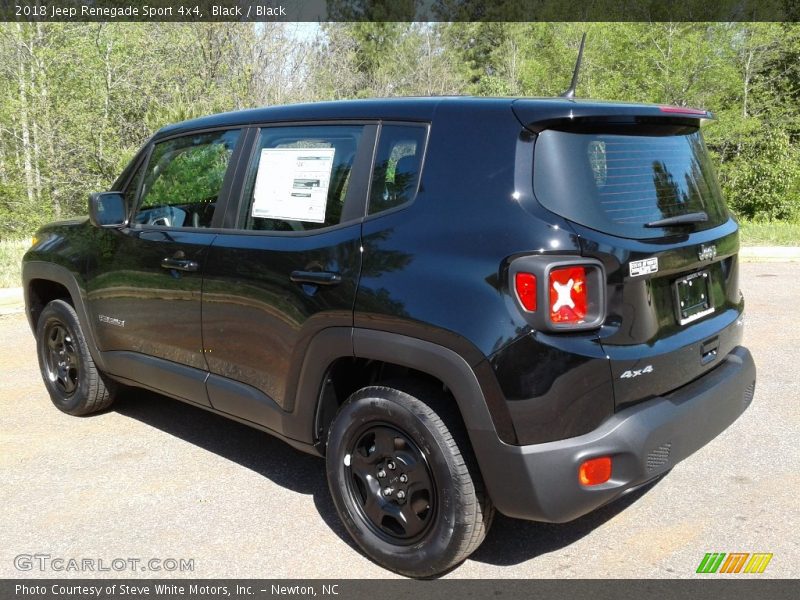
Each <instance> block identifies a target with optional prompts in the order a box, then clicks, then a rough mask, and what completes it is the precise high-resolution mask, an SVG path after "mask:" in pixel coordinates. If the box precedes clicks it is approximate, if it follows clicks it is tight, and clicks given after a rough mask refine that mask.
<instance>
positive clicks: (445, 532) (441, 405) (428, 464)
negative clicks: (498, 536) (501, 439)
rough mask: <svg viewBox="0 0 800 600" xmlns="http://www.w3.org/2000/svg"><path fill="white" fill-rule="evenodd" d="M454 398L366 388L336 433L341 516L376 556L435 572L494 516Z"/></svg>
mask: <svg viewBox="0 0 800 600" xmlns="http://www.w3.org/2000/svg"><path fill="white" fill-rule="evenodd" d="M423 400H425V401H423ZM448 401H449V402H450V403H451V404H450V405H449V406H448ZM452 402H454V401H453V400H452V399H451V398H447V397H444V396H443V395H441V394H439V393H437V392H436V391H429V390H423V392H422V393H415V394H414V395H411V394H408V393H406V392H403V391H400V390H399V389H395V388H392V387H367V388H363V389H361V390H359V391H357V392H356V393H354V394H353V395H352V396H351V397H350V398H349V399H348V400H347V402H346V403H345V404H344V405H343V406H342V408H341V410H340V411H339V413H338V415H337V416H336V419H335V421H334V423H333V425H332V426H331V431H330V433H329V436H328V447H327V474H328V484H329V486H330V490H331V494H332V496H333V500H334V503H335V505H336V509H337V511H338V513H339V516H340V517H341V519H342V521H343V523H344V525H345V527H346V528H347V530H348V532H349V533H350V535H351V536H352V537H353V539H354V540H355V541H356V543H357V544H358V545H359V546H360V547H361V549H362V550H363V551H364V552H365V553H366V554H367V555H368V556H369V557H370V558H372V559H373V560H374V561H376V562H377V563H379V564H381V565H382V566H384V567H386V568H388V569H391V570H393V571H396V572H398V573H401V574H403V575H408V576H411V577H431V576H434V575H438V574H440V573H442V572H444V571H446V570H448V569H450V568H451V567H453V566H454V565H457V564H458V563H460V562H462V561H463V560H464V559H466V558H467V556H469V555H470V554H471V553H472V552H473V551H474V550H475V549H476V548H477V547H478V546H479V545H480V543H481V542H482V541H483V539H484V537H485V536H486V532H487V531H488V529H489V526H490V524H491V519H492V516H493V513H494V508H493V507H492V504H491V501H490V500H489V498H488V497H487V496H486V494H485V493H484V492H483V483H482V480H481V478H480V473H478V470H477V468H476V467H475V466H474V461H473V459H472V455H471V449H470V448H469V445H468V443H467V441H466V435H464V432H463V431H462V428H461V426H460V425H461V424H460V422H458V420H457V413H454V410H453V407H452ZM432 405H435V406H436V407H437V408H438V409H439V410H440V412H441V413H442V415H445V416H447V417H449V418H448V422H447V424H445V422H444V421H443V420H442V418H441V416H440V414H438V413H437V412H436V411H434V409H433V408H432Z"/></svg>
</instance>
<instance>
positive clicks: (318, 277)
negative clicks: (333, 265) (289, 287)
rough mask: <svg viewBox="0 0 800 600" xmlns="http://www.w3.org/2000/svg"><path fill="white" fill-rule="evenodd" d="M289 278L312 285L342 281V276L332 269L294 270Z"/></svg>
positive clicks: (334, 283)
mask: <svg viewBox="0 0 800 600" xmlns="http://www.w3.org/2000/svg"><path fill="white" fill-rule="evenodd" d="M289 279H291V280H292V281H293V282H294V283H310V284H312V285H336V284H338V283H341V282H342V276H341V275H339V273H333V272H331V271H292V274H291V275H290V276H289Z"/></svg>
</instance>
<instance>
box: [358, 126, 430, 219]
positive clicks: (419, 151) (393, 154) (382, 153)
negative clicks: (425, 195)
mask: <svg viewBox="0 0 800 600" xmlns="http://www.w3.org/2000/svg"><path fill="white" fill-rule="evenodd" d="M427 133H428V128H427V127H426V126H424V125H411V124H409V125H394V124H392V125H384V126H382V127H381V134H380V141H379V142H378V152H377V154H376V156H375V169H374V171H373V173H372V187H371V192H370V199H369V214H374V213H377V212H381V211H384V210H388V209H390V208H394V207H395V206H400V205H401V204H405V203H406V202H410V201H411V200H413V199H414V196H415V195H416V193H417V188H418V187H419V177H420V172H421V170H422V156H423V154H424V151H425V138H426V136H427Z"/></svg>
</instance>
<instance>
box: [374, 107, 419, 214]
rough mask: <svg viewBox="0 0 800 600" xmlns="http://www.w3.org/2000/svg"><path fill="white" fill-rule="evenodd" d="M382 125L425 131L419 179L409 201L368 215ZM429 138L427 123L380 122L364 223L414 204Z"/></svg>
mask: <svg viewBox="0 0 800 600" xmlns="http://www.w3.org/2000/svg"><path fill="white" fill-rule="evenodd" d="M384 125H399V126H406V127H408V126H412V127H413V126H417V127H423V128H424V129H425V136H424V139H423V142H422V143H423V147H422V156H421V157H420V169H419V177H418V178H417V185H416V187H415V188H414V193H413V194H411V199H410V200H406V201H405V202H403V203H402V204H398V205H397V206H392V207H391V208H387V209H385V210H381V211H378V212H375V213H372V214H370V212H369V204H370V200H372V179H373V175H374V173H375V161H376V160H377V159H378V145H379V144H380V141H381V137H380V136H381V133H383V126H384ZM430 137H431V123H430V122H428V121H381V122H380V127H379V128H378V135H377V136H376V139H375V151H374V153H373V156H372V166H371V167H370V177H369V187H368V189H367V196H366V202H365V205H364V221H370V220H372V219H374V218H376V217H382V216H383V215H388V214H392V213H394V212H397V211H400V210H404V209H406V208H408V207H409V206H411V205H412V204H414V202H415V201H416V199H417V196H418V195H419V192H420V190H421V189H422V177H423V175H425V161H426V158H427V157H428V147H429V145H430Z"/></svg>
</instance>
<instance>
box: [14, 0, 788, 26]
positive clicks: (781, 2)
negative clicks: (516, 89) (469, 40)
mask: <svg viewBox="0 0 800 600" xmlns="http://www.w3.org/2000/svg"><path fill="white" fill-rule="evenodd" d="M798 20H800V0H712V1H709V0H256V1H254V2H245V1H242V0H149V1H148V0H145V1H136V0H49V1H48V0H0V21H20V22H33V21H41V22H86V21H103V22H122V21H130V22H133V21H144V22H148V21H151V22H170V21H172V22H198V23H199V22H237V21H239V22H270V21H274V22H307V23H309V22H310V23H314V22H318V23H323V22H337V21H372V22H389V21H395V22H458V21H487V22H500V21H518V22H523V21H525V22H533V21H551V22H555V21H572V22H592V21H597V22H607V21H628V22H680V21H684V22H716V21H784V22H796V21H798Z"/></svg>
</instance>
